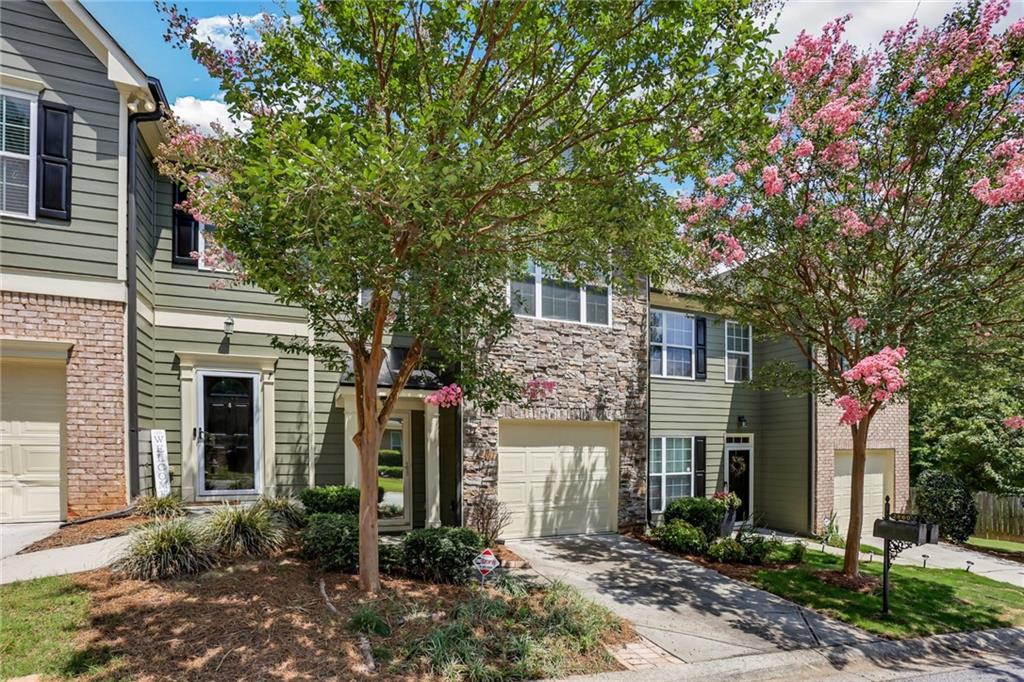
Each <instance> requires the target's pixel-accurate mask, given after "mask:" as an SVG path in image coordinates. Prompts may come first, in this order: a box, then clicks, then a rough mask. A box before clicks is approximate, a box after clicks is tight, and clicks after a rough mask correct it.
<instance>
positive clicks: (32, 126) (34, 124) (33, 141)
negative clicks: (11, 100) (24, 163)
mask: <svg viewBox="0 0 1024 682" xmlns="http://www.w3.org/2000/svg"><path fill="white" fill-rule="evenodd" d="M0 95H3V96H6V97H17V98H19V99H27V100H28V102H29V105H28V154H17V153H15V152H6V151H0V158H12V159H27V160H28V202H27V203H28V213H15V212H13V211H5V210H2V209H0V215H2V216H4V217H6V218H21V219H22V220H32V221H34V220H35V219H36V207H37V204H38V203H39V198H38V197H37V196H36V193H37V192H38V178H36V174H37V173H39V148H38V147H39V93H37V92H31V91H28V90H19V89H18V88H13V87H11V86H9V85H5V86H3V87H0Z"/></svg>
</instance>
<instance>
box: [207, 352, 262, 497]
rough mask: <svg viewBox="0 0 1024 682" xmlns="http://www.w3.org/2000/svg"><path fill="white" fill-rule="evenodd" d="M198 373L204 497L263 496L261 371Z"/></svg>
mask: <svg viewBox="0 0 1024 682" xmlns="http://www.w3.org/2000/svg"><path fill="white" fill-rule="evenodd" d="M196 375H197V382H196V383H197V384H198V385H197V394H198V395H197V400H196V406H197V410H198V413H197V414H196V424H197V427H196V452H197V454H198V456H199V488H198V494H199V495H200V496H202V495H207V496H210V495H216V496H223V495H246V494H248V495H252V494H257V493H259V492H260V490H261V487H262V486H261V479H262V474H261V472H262V469H261V467H260V455H261V450H262V448H261V440H262V434H263V429H262V425H261V423H260V419H261V415H260V375H259V373H258V372H234V371H217V370H200V371H199V372H197V373H196Z"/></svg>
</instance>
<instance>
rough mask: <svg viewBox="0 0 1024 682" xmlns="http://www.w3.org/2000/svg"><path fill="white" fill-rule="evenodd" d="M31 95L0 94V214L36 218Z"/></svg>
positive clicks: (34, 101) (34, 103)
mask: <svg viewBox="0 0 1024 682" xmlns="http://www.w3.org/2000/svg"><path fill="white" fill-rule="evenodd" d="M37 104H38V98H37V97H36V96H35V95H32V94H28V93H24V92H17V91H15V90H0V214H3V215H7V216H17V217H19V218H28V219H29V220H35V217H36V163H37V160H36V149H37V145H36V135H37V134H38V133H37V130H36V125H37V124H36V122H37V121H38V116H37V115H36V106H37Z"/></svg>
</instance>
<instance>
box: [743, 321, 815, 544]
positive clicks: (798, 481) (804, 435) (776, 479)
mask: <svg viewBox="0 0 1024 682" xmlns="http://www.w3.org/2000/svg"><path fill="white" fill-rule="evenodd" d="M764 357H765V358H766V360H769V361H777V360H784V361H788V362H792V363H795V364H798V365H801V366H806V360H804V358H803V356H802V355H801V354H800V351H799V350H798V349H797V347H796V345H795V344H794V343H793V342H792V341H791V340H789V339H779V340H777V341H773V342H770V343H766V344H765V348H764ZM761 420H762V422H763V426H762V431H761V433H762V434H763V437H762V438H761V441H760V442H759V443H758V444H757V449H756V457H757V458H759V462H760V463H761V464H762V466H758V467H756V468H755V480H754V491H755V492H754V497H755V501H754V504H755V509H756V510H757V513H760V514H763V515H764V523H765V524H766V525H768V526H771V527H772V528H777V529H779V530H785V531H793V532H807V531H808V530H809V514H810V510H809V504H810V502H809V499H808V496H809V481H810V475H811V472H810V397H809V396H807V395H801V396H794V397H790V396H787V395H786V394H785V393H784V392H783V391H765V392H763V393H762V394H761Z"/></svg>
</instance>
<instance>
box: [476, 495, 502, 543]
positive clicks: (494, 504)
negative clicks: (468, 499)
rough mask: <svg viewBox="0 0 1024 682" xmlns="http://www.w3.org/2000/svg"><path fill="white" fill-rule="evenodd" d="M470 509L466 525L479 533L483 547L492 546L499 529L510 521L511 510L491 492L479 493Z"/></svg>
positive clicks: (498, 534) (499, 532)
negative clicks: (482, 540)
mask: <svg viewBox="0 0 1024 682" xmlns="http://www.w3.org/2000/svg"><path fill="white" fill-rule="evenodd" d="M470 509H471V510H470V513H469V523H468V524H467V525H468V526H469V527H470V528H472V529H473V530H475V531H476V532H477V533H480V535H481V536H482V537H483V539H484V546H485V547H493V546H494V543H495V542H497V540H498V537H499V536H500V535H501V531H503V530H505V529H506V528H508V524H510V523H512V512H510V511H509V510H508V507H507V506H505V504H504V503H502V502H499V501H498V497H497V495H493V494H484V495H481V496H480V497H478V498H477V499H476V500H475V501H474V503H473V506H472V507H471V508H470Z"/></svg>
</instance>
